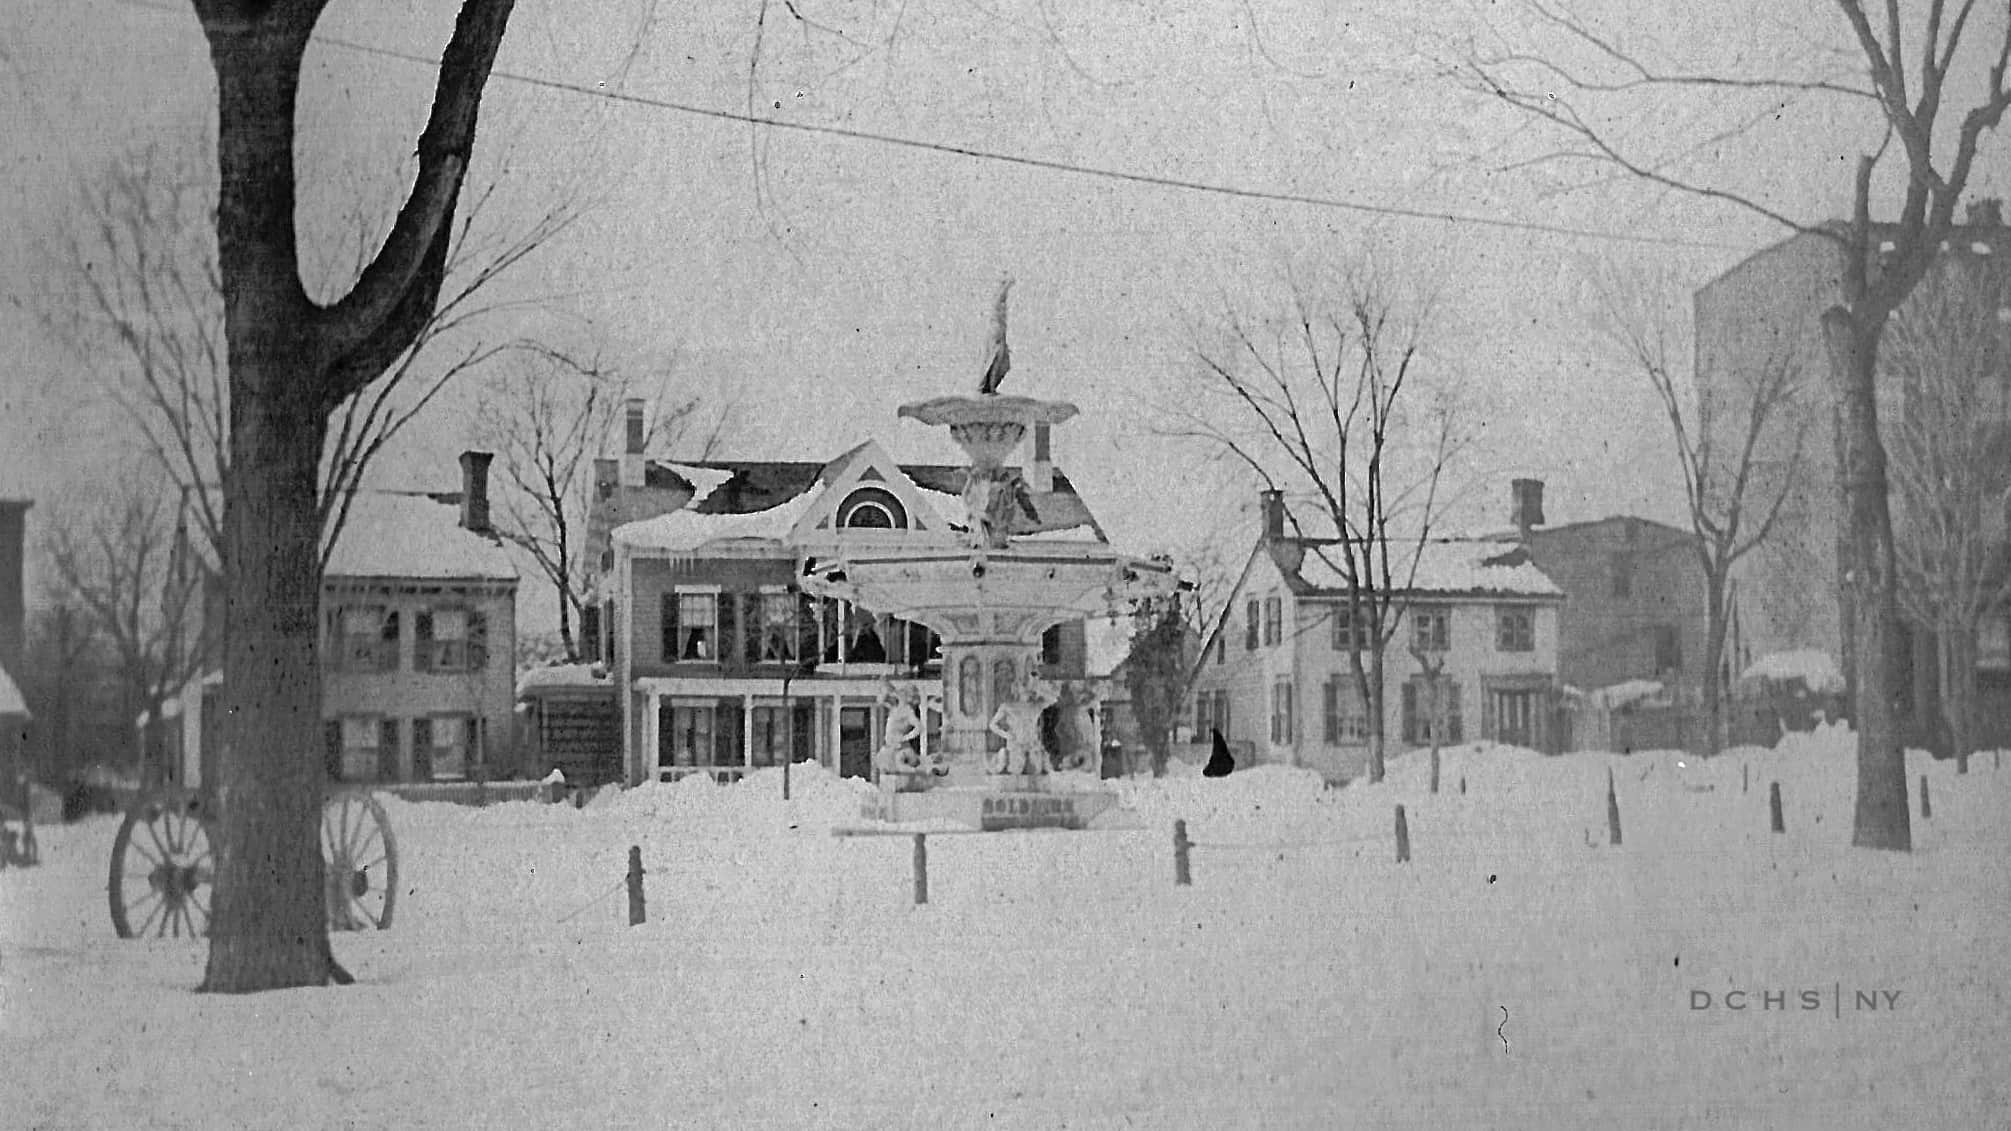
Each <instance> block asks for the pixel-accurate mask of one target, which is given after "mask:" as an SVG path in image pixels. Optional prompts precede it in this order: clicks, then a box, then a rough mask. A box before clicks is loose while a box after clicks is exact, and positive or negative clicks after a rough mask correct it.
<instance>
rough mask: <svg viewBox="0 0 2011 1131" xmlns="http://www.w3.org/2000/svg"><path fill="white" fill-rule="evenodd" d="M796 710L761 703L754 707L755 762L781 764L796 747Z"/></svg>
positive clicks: (758, 763)
mask: <svg viewBox="0 0 2011 1131" xmlns="http://www.w3.org/2000/svg"><path fill="white" fill-rule="evenodd" d="M795 718H796V712H795V711H794V710H793V709H792V708H791V707H788V706H782V705H773V704H769V705H761V706H757V707H755V708H754V751H753V754H754V757H753V761H754V764H755V765H757V766H779V765H781V764H782V761H783V759H785V758H788V757H789V756H790V752H791V751H792V750H794V749H795V748H796V742H795V735H794V730H793V727H794V722H795Z"/></svg>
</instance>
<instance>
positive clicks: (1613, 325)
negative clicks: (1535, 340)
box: [1599, 284, 1813, 751]
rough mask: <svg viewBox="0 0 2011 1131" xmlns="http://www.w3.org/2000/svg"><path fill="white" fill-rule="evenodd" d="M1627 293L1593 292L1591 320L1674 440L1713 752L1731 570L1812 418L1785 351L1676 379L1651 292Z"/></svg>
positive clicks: (1782, 485)
mask: <svg viewBox="0 0 2011 1131" xmlns="http://www.w3.org/2000/svg"><path fill="white" fill-rule="evenodd" d="M1627 290H1628V288H1627V287H1626V286H1625V285H1624V284H1620V285H1610V286H1608V287H1606V288H1605V289H1604V290H1603V291H1602V299H1603V304H1604V309H1603V310H1602V311H1601V316H1600V319H1599V322H1600V326H1601V329H1603V330H1604V332H1605V333H1606V334H1607V335H1608V336H1609V337H1610V338H1611V339H1612V341H1613V343H1614V344H1615V345H1616V346H1617V347H1618V348H1619V349H1620V351H1621V353H1622V354H1623V355H1624V356H1625V357H1626V358H1627V360H1628V362H1629V363H1630V364H1632V365H1634V366H1636V367H1638V368H1639V369H1640V371H1641V373H1642V374H1643V375H1644V376H1645V377H1647V379H1648V383H1649V384H1650V385H1651V386H1653V388H1654V390H1655V395H1656V397H1657V398H1658V399H1659V400H1660V401H1661V402H1662V413H1663V416H1664V417H1665V418H1666V419H1667V420H1668V422H1669V431H1670V435H1671V438H1672V439H1674V441H1675V445H1676V465H1677V467H1678V468H1679V469H1680V471H1681V472H1682V476H1683V501H1684V505H1685V509H1686V510H1687V512H1688V516H1689V520H1690V532H1691V533H1692V534H1693V535H1695V539H1694V540H1693V541H1692V542H1691V547H1692V549H1693V550H1694V552H1695V553H1696V557H1697V566H1698V568H1699V569H1700V570H1702V571H1703V575H1704V599H1705V610H1704V612H1705V618H1706V619H1705V638H1704V686H1703V694H1704V717H1705V720H1706V726H1707V727H1708V732H1707V734H1708V738H1707V741H1708V743H1709V746H1710V749H1711V750H1713V751H1718V750H1723V749H1724V748H1725V746H1726V723H1725V692H1726V689H1727V684H1728V683H1729V679H1728V677H1727V674H1726V673H1725V671H1724V670H1723V669H1724V668H1725V666H1726V664H1725V648H1726V643H1727V640H1728V638H1729V637H1730V630H1731V622H1732V573H1733V570H1734V569H1735V568H1737V566H1738V563H1739V561H1740V560H1741V559H1743V558H1744V557H1745V556H1746V555H1747V554H1749V553H1751V552H1752V551H1753V550H1755V549H1757V548H1759V547H1760V546H1761V545H1763V544H1765V543H1766V541H1767V539H1768V538H1769V537H1770V536H1771V535H1772V534H1773V532H1774V528H1775V525H1776V524H1777V523H1778V522H1779V520H1780V517H1781V512H1782V509H1783V507H1784V506H1785V505H1786V503H1787V501H1788V499H1789V497H1790V496H1791V495H1792V494H1793V493H1794V492H1795V490H1796V489H1797V486H1798V485H1799V482H1800V478H1801V475H1802V474H1803V460H1802V454H1803V447H1804V444H1805V443H1806V442H1807V439H1808V432H1809V427H1810V422H1811V420H1812V419H1813V416H1812V414H1810V413H1808V412H1804V411H1800V405H1799V404H1798V402H1800V401H1801V400H1802V399H1803V398H1804V397H1806V396H1808V395H1809V394H1808V392H1807V390H1806V387H1805V381H1804V379H1803V376H1802V370H1801V366H1800V365H1799V364H1798V362H1797V360H1796V359H1795V358H1794V356H1793V355H1792V353H1791V352H1783V353H1781V354H1778V355H1776V356H1772V357H1769V358H1767V359H1765V360H1764V361H1763V362H1762V363H1760V364H1759V365H1756V366H1752V367H1749V368H1746V369H1743V370H1741V371H1740V372H1737V373H1733V374H1728V375H1726V376H1727V377H1728V381H1727V382H1725V383H1724V385H1723V386H1722V387H1721V386H1720V385H1719V384H1718V383H1715V382H1703V381H1699V380H1696V378H1695V375H1694V374H1690V375H1679V369H1678V365H1677V363H1675V362H1672V360H1671V358H1670V354H1671V352H1672V350H1671V348H1670V338H1671V337H1672V335H1671V333H1670V331H1669V329H1668V326H1667V323H1666V321H1665V320H1664V319H1663V318H1661V317H1660V316H1659V313H1658V311H1657V309H1656V305H1657V304H1656V299H1657V298H1658V297H1659V295H1657V294H1646V293H1641V292H1639V291H1636V293H1634V294H1633V295H1631V296H1630V295H1629V294H1627V293H1626V291H1627ZM1630 298H1631V299H1633V300H1634V301H1630ZM1784 349H1785V347H1784ZM1727 440H1729V441H1731V443H1729V444H1727V443H1725V442H1724V441H1727ZM1783 446H1784V447H1785V450H1786V451H1787V453H1788V454H1787V457H1786V458H1785V459H1784V460H1783V459H1768V458H1765V455H1764V453H1767V452H1773V451H1779V450H1781V449H1782V447H1783Z"/></svg>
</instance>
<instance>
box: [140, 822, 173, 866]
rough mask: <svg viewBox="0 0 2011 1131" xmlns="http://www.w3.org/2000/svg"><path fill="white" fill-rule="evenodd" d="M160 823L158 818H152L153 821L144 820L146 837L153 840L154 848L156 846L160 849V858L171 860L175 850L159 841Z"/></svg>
mask: <svg viewBox="0 0 2011 1131" xmlns="http://www.w3.org/2000/svg"><path fill="white" fill-rule="evenodd" d="M160 824H161V822H160V821H159V820H154V821H148V822H146V826H147V838H148V839H149V840H152V841H153V842H154V847H155V848H158V849H160V850H161V855H160V859H163V860H172V859H174V855H175V851H174V849H172V848H170V847H168V846H167V845H165V844H163V843H161V830H160Z"/></svg>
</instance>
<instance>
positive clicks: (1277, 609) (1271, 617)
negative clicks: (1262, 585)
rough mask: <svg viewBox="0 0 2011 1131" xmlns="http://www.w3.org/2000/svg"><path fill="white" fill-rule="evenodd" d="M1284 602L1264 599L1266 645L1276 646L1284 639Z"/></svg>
mask: <svg viewBox="0 0 2011 1131" xmlns="http://www.w3.org/2000/svg"><path fill="white" fill-rule="evenodd" d="M1284 621H1285V613H1284V602H1283V601H1281V600H1279V599H1278V598H1276V597H1266V598H1264V643H1265V644H1267V645H1270V644H1276V643H1277V642H1278V641H1279V640H1281V639H1283V638H1284V635H1285V631H1284Z"/></svg>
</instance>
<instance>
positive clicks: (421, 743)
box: [412, 714, 481, 781]
mask: <svg viewBox="0 0 2011 1131" xmlns="http://www.w3.org/2000/svg"><path fill="white" fill-rule="evenodd" d="M480 731H481V727H480V723H479V721H478V720H477V719H476V718H475V717H474V716H473V715H463V714H450V715H433V716H430V717H428V718H423V719H414V720H412V776H413V777H415V778H419V779H421V780H425V781H461V780H463V779H464V778H466V777H467V776H468V771H469V769H470V768H471V767H473V766H474V765H476V764H477V763H479V762H480V761H481V759H480V757H479V756H478V754H477V751H478V748H479V735H480Z"/></svg>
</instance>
